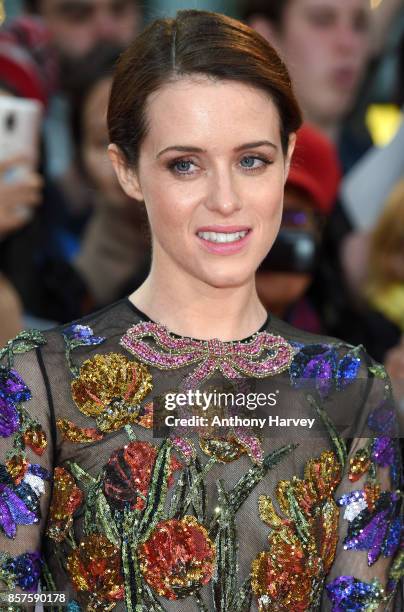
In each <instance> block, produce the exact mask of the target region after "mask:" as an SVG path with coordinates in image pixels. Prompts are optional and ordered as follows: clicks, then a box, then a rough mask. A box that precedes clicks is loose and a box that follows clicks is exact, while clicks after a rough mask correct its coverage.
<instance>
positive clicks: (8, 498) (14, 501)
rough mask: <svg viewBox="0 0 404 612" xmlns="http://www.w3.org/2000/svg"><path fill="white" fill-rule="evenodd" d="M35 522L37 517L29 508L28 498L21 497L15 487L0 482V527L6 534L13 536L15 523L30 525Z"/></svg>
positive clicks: (15, 529)
mask: <svg viewBox="0 0 404 612" xmlns="http://www.w3.org/2000/svg"><path fill="white" fill-rule="evenodd" d="M20 487H21V485H20ZM30 491H31V489H30ZM27 493H28V492H27ZM31 493H32V491H31ZM37 522H38V517H37V515H36V513H35V512H34V511H33V510H32V509H30V507H29V503H28V500H24V499H21V497H20V496H19V495H18V494H17V492H16V488H14V487H12V486H7V485H5V484H3V483H1V482H0V527H1V529H2V530H3V531H4V533H5V534H6V536H7V537H8V538H14V537H15V535H16V532H17V525H32V524H33V523H37Z"/></svg>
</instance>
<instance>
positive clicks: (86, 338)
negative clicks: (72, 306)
mask: <svg viewBox="0 0 404 612" xmlns="http://www.w3.org/2000/svg"><path fill="white" fill-rule="evenodd" d="M63 335H64V336H65V338H66V339H67V340H69V341H70V342H74V341H76V342H78V343H80V345H84V346H97V345H98V344H101V343H102V342H104V340H105V338H103V337H102V336H94V332H93V330H92V329H91V327H88V325H71V326H70V327H68V328H67V329H65V331H64V332H63Z"/></svg>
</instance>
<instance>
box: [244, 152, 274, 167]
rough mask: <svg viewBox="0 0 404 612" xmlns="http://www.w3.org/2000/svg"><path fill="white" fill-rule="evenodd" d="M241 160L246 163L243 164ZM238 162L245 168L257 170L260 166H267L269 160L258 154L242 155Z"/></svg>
mask: <svg viewBox="0 0 404 612" xmlns="http://www.w3.org/2000/svg"><path fill="white" fill-rule="evenodd" d="M256 161H258V162H260V163H259V164H255V163H254V162H256ZM243 162H247V163H246V164H244V165H243ZM240 163H241V164H242V166H243V168H247V169H248V170H259V169H260V168H262V166H267V165H268V164H270V163H271V162H270V161H269V160H268V159H265V158H264V157H258V155H247V156H246V157H243V159H242V160H241V162H240Z"/></svg>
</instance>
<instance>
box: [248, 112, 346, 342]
mask: <svg viewBox="0 0 404 612" xmlns="http://www.w3.org/2000/svg"><path fill="white" fill-rule="evenodd" d="M340 177H341V169H340V164H339V161H338V155H337V152H336V150H335V147H334V146H333V145H332V143H331V142H330V141H329V140H328V139H327V138H326V137H325V136H323V134H322V133H321V132H320V131H319V130H318V129H316V128H314V127H313V126H311V125H309V124H305V125H303V127H302V128H300V130H299V131H298V133H297V141H296V148H295V153H294V156H293V160H292V165H291V169H290V172H289V176H288V180H287V182H286V186H285V199H284V210H283V216H282V223H281V229H280V232H279V235H278V238H277V240H276V242H275V244H274V246H273V248H272V250H271V251H270V253H269V255H268V256H267V258H266V259H265V260H264V261H263V262H262V264H261V266H260V268H259V269H258V272H257V278H256V281H257V290H258V294H259V296H260V298H261V300H262V302H263V304H265V306H266V308H267V309H268V310H269V311H270V312H273V313H274V314H276V315H277V316H279V317H280V318H282V319H284V320H286V321H288V322H289V323H291V324H292V325H294V326H295V327H298V328H299V329H304V330H306V331H310V332H312V333H323V332H324V331H325V325H324V322H323V321H322V320H321V313H320V310H319V309H318V308H316V306H317V305H316V303H315V299H314V298H313V296H310V295H309V289H310V286H311V284H312V282H313V280H314V277H315V274H316V273H317V271H318V268H319V266H320V264H321V239H322V232H323V227H324V223H325V221H326V219H327V217H328V216H329V215H330V213H331V211H332V208H333V206H334V204H335V201H336V197H337V193H338V186H339V181H340Z"/></svg>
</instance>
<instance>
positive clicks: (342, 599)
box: [326, 576, 384, 612]
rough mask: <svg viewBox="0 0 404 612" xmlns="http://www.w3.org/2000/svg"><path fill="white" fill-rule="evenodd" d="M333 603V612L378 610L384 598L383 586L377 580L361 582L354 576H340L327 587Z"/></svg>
mask: <svg viewBox="0 0 404 612" xmlns="http://www.w3.org/2000/svg"><path fill="white" fill-rule="evenodd" d="M326 590H327V594H328V597H329V598H330V600H331V601H332V603H333V604H334V605H333V608H332V612H344V611H345V610H346V611H347V612H348V611H349V612H351V611H352V612H361V611H362V610H368V611H369V612H370V611H371V610H376V609H377V608H378V607H379V605H380V603H381V601H382V600H383V597H384V591H383V588H382V586H381V585H380V583H379V582H378V581H377V580H374V581H372V582H371V583H368V582H361V581H360V580H358V579H357V578H354V576H339V578H336V579H335V580H333V582H331V583H330V584H328V585H327V586H326Z"/></svg>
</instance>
